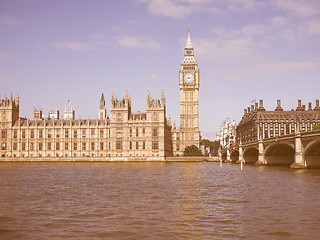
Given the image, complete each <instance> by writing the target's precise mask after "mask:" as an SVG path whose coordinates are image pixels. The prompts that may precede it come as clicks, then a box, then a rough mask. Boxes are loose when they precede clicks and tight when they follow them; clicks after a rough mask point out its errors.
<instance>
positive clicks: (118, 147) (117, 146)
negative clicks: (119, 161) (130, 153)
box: [116, 141, 122, 150]
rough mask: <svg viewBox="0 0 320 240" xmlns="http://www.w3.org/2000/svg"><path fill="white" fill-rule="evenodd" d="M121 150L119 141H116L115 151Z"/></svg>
mask: <svg viewBox="0 0 320 240" xmlns="http://www.w3.org/2000/svg"><path fill="white" fill-rule="evenodd" d="M121 149H122V142H121V141H117V142H116V150H121Z"/></svg>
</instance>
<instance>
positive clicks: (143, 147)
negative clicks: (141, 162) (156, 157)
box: [142, 142, 146, 150]
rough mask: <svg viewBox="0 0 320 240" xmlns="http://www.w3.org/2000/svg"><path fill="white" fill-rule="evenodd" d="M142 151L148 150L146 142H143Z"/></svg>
mask: <svg viewBox="0 0 320 240" xmlns="http://www.w3.org/2000/svg"><path fill="white" fill-rule="evenodd" d="M142 149H143V150H144V149H146V142H142Z"/></svg>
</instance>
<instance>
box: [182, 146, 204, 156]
mask: <svg viewBox="0 0 320 240" xmlns="http://www.w3.org/2000/svg"><path fill="white" fill-rule="evenodd" d="M183 155H184V156H202V152H201V151H200V149H199V148H198V147H197V146H195V145H191V146H188V147H186V148H185V149H184V152H183Z"/></svg>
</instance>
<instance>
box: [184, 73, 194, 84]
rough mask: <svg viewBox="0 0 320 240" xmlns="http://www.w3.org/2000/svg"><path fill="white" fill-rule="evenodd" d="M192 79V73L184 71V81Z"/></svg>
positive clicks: (187, 81) (189, 81)
mask: <svg viewBox="0 0 320 240" xmlns="http://www.w3.org/2000/svg"><path fill="white" fill-rule="evenodd" d="M193 80H194V75H193V74H192V73H186V74H184V81H185V82H186V83H192V82H193Z"/></svg>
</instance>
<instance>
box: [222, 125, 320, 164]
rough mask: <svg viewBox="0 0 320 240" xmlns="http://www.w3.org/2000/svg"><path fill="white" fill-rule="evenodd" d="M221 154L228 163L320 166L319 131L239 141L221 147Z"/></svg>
mask: <svg viewBox="0 0 320 240" xmlns="http://www.w3.org/2000/svg"><path fill="white" fill-rule="evenodd" d="M220 154H221V159H222V160H223V161H225V162H237V163H241V161H243V162H245V163H254V164H256V165H290V167H292V168H304V167H308V168H320V130H313V131H308V132H297V133H295V134H290V135H282V136H276V137H271V138H265V139H260V140H258V141H254V142H250V143H246V144H241V143H240V144H239V145H237V146H235V147H230V148H224V149H222V150H221V152H220Z"/></svg>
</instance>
